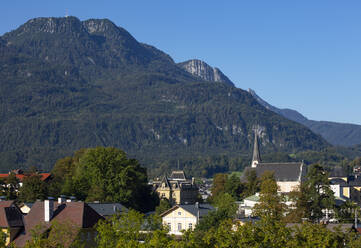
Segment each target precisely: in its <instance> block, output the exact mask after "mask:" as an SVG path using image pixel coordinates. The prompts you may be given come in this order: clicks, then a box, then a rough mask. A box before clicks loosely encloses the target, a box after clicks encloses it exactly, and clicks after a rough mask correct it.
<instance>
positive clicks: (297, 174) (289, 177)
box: [246, 162, 306, 182]
mask: <svg viewBox="0 0 361 248" xmlns="http://www.w3.org/2000/svg"><path fill="white" fill-rule="evenodd" d="M246 170H255V171H256V173H257V177H258V178H259V177H261V176H262V175H263V174H264V173H265V172H266V171H271V172H273V173H274V178H275V179H276V181H278V182H282V181H283V182H287V181H301V180H302V179H303V178H304V176H305V175H306V168H305V166H304V164H303V162H290V163H259V164H258V165H257V167H255V168H250V167H248V168H246Z"/></svg>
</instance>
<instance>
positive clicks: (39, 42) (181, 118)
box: [0, 17, 327, 177]
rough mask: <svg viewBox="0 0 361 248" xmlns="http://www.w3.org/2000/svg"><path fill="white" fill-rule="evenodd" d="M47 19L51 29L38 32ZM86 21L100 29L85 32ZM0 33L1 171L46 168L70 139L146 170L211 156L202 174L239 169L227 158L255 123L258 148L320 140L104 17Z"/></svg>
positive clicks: (39, 21)
mask: <svg viewBox="0 0 361 248" xmlns="http://www.w3.org/2000/svg"><path fill="white" fill-rule="evenodd" d="M48 22H51V23H53V24H54V25H52V28H54V32H42V31H41V30H43V29H42V27H44V25H46V23H48ZM89 23H94V24H92V25H95V26H97V27H106V28H104V29H102V30H98V31H99V32H93V31H91V32H89V30H87V28H86V27H87V25H89ZM63 27H66V28H63ZM79 27H82V28H79ZM74 37H78V38H77V39H74ZM0 39H1V41H3V42H0V67H1V68H2V69H1V70H0V97H1V99H2V102H1V103H2V107H3V108H1V109H0V116H1V120H2V123H1V130H2V131H3V132H2V133H3V139H1V140H0V155H1V157H2V159H1V161H0V168H1V169H2V170H3V171H6V172H7V171H9V168H11V167H15V168H16V167H21V166H22V167H25V166H27V165H29V164H42V165H44V166H43V168H42V169H43V170H49V169H50V168H51V166H52V165H53V164H54V163H55V161H56V160H57V159H59V158H61V157H65V156H69V155H70V154H71V153H72V151H74V150H77V149H79V148H80V147H96V146H114V147H120V148H122V149H124V150H125V151H127V153H128V154H131V156H132V157H136V158H137V159H138V160H139V161H141V162H142V164H144V165H147V167H148V168H152V169H153V168H154V167H153V166H156V167H160V166H161V164H163V163H167V164H168V166H169V165H170V164H171V163H170V162H169V161H171V160H172V159H182V158H185V159H187V160H192V159H191V158H194V157H200V158H203V157H212V156H213V155H215V156H216V157H217V158H211V159H210V161H211V162H212V163H211V164H208V165H207V163H204V164H206V165H204V166H203V168H202V170H198V172H199V175H203V176H208V177H211V176H212V175H213V174H214V173H221V172H225V171H227V170H238V169H241V168H240V167H241V166H240V165H241V163H232V162H231V161H230V160H231V159H236V158H238V157H239V154H240V153H248V152H249V151H250V149H251V146H250V144H249V140H248V135H249V134H250V133H251V132H252V127H253V125H254V124H255V123H259V124H260V125H262V126H264V127H265V129H266V132H265V135H266V136H265V139H266V140H267V141H270V142H267V143H265V144H267V145H266V147H264V150H265V151H267V152H268V151H277V150H279V149H282V150H284V151H286V152H296V151H298V150H304V149H316V150H318V149H320V148H323V147H325V146H327V143H326V142H325V141H324V140H322V139H321V138H320V137H319V136H317V135H315V134H313V133H312V132H311V131H310V130H309V129H307V128H305V127H304V126H302V125H299V124H296V123H294V122H292V121H289V120H286V119H285V118H282V117H281V116H279V115H277V114H275V113H273V112H271V111H268V110H266V109H265V108H264V107H262V106H261V105H260V104H258V103H257V101H256V100H255V99H254V98H253V97H252V96H251V95H250V94H249V93H247V92H245V91H244V90H241V89H237V88H235V87H233V86H230V85H226V84H224V83H209V82H204V81H201V80H199V78H196V77H193V76H192V75H191V74H189V73H187V72H185V71H184V70H183V69H181V68H180V67H179V66H178V65H177V64H176V63H174V61H173V60H172V59H171V58H170V57H169V56H168V55H167V54H165V53H163V52H162V51H160V50H158V49H156V48H154V47H152V46H148V45H145V44H142V43H139V42H137V41H136V40H135V39H134V38H133V37H132V36H131V35H130V34H129V33H128V32H127V31H125V30H123V29H122V28H119V27H117V26H116V25H114V24H113V23H112V22H110V21H109V20H105V19H102V20H91V21H80V20H78V19H77V18H75V17H69V18H52V19H49V18H36V19H34V20H32V21H31V22H30V21H29V22H27V23H26V24H24V25H22V26H21V27H19V28H18V29H16V30H14V31H11V32H8V33H7V34H5V35H3V36H1V37H0ZM44 58H46V59H44ZM18 130H21V133H19V131H18ZM280 144H282V147H281V145H280ZM6 147H7V148H6ZM154 160H157V162H156V163H154ZM200 160H202V159H200ZM227 160H228V161H227ZM243 165H244V163H243ZM190 170H191V169H190ZM191 174H192V175H195V173H191Z"/></svg>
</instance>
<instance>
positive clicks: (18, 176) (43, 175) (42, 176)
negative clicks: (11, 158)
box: [0, 173, 51, 181]
mask: <svg viewBox="0 0 361 248" xmlns="http://www.w3.org/2000/svg"><path fill="white" fill-rule="evenodd" d="M9 175H10V174H0V178H7V177H8V176H9ZM38 175H40V176H41V180H43V181H45V180H47V179H48V178H49V177H50V176H51V174H50V173H39V174H38ZM15 176H16V178H17V179H19V180H20V181H22V180H23V179H24V177H26V176H27V175H26V174H16V175H15Z"/></svg>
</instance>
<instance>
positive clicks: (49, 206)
mask: <svg viewBox="0 0 361 248" xmlns="http://www.w3.org/2000/svg"><path fill="white" fill-rule="evenodd" d="M53 212H54V198H53V197H48V200H45V201H44V220H45V221H46V222H49V221H50V219H51V217H52V216H53Z"/></svg>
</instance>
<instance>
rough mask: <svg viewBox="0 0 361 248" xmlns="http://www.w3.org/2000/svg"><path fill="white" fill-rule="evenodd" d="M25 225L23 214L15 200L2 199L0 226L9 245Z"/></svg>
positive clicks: (0, 202) (0, 203)
mask: <svg viewBox="0 0 361 248" xmlns="http://www.w3.org/2000/svg"><path fill="white" fill-rule="evenodd" d="M23 227H24V223H23V215H22V213H21V211H20V209H19V208H18V207H17V206H16V205H15V204H14V201H0V228H1V231H2V232H3V233H5V234H6V243H5V244H6V245H9V244H10V243H11V242H12V241H13V240H14V239H15V237H16V236H17V235H18V234H19V233H20V232H21V231H22V229H23Z"/></svg>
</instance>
